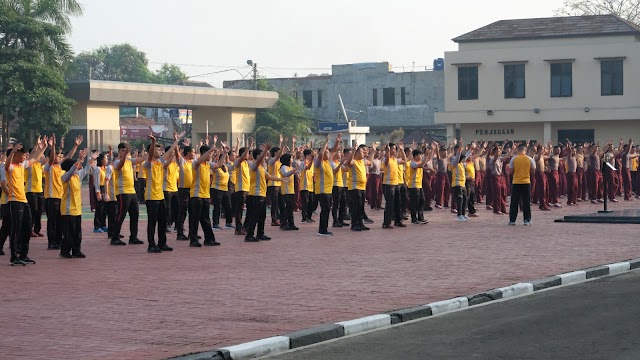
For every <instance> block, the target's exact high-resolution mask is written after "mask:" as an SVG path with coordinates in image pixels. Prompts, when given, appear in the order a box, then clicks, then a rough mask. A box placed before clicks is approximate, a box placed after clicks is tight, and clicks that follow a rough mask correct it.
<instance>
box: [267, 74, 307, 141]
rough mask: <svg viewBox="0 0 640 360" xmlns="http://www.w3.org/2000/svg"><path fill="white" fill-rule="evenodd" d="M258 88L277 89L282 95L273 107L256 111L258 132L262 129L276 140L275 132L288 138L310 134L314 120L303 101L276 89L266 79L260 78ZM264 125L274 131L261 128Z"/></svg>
mask: <svg viewBox="0 0 640 360" xmlns="http://www.w3.org/2000/svg"><path fill="white" fill-rule="evenodd" d="M258 90H268V91H277V92H278V94H279V96H280V97H279V99H278V102H277V103H276V105H275V106H274V107H273V108H271V109H259V110H258V111H257V112H256V133H258V130H260V134H262V136H264V137H266V138H267V140H271V141H274V140H276V139H274V138H273V137H274V134H278V135H279V134H283V135H284V136H285V137H287V138H291V136H293V135H295V136H297V137H299V138H306V137H308V136H309V130H310V128H311V127H312V126H313V121H312V118H311V116H310V115H309V113H308V111H307V108H305V107H304V105H303V104H302V101H300V100H299V99H297V98H295V97H294V96H292V95H291V94H290V93H289V92H287V91H286V90H282V89H275V88H274V87H273V86H272V85H271V84H269V82H268V81H267V80H266V79H258ZM263 127H264V128H269V129H271V130H273V131H268V130H267V129H261V128H263ZM256 140H258V141H261V140H260V139H256ZM276 142H277V141H276ZM274 143H275V142H274Z"/></svg>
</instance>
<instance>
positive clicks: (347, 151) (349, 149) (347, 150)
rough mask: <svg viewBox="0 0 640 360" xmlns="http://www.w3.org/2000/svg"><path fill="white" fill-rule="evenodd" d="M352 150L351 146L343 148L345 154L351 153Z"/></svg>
mask: <svg viewBox="0 0 640 360" xmlns="http://www.w3.org/2000/svg"><path fill="white" fill-rule="evenodd" d="M350 152H351V148H344V149H343V150H342V153H343V154H348V153H350Z"/></svg>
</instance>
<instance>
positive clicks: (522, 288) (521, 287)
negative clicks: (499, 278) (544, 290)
mask: <svg viewBox="0 0 640 360" xmlns="http://www.w3.org/2000/svg"><path fill="white" fill-rule="evenodd" d="M497 290H500V292H502V298H503V299H507V298H510V297H514V296H520V295H525V294H530V293H532V292H533V284H531V283H518V284H514V285H511V286H507V287H501V288H498V289H497Z"/></svg>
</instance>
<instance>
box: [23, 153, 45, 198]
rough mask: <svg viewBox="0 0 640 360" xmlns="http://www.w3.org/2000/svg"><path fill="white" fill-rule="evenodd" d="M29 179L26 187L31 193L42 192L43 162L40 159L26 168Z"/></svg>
mask: <svg viewBox="0 0 640 360" xmlns="http://www.w3.org/2000/svg"><path fill="white" fill-rule="evenodd" d="M26 175H27V179H26V181H25V189H26V191H27V192H30V193H41V192H42V164H41V163H40V162H39V161H36V162H34V163H33V164H31V166H29V167H28V168H27V169H26Z"/></svg>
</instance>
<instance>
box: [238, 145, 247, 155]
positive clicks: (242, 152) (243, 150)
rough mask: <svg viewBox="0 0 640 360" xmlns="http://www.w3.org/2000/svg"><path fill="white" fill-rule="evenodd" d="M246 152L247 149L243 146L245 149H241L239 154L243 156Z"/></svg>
mask: <svg viewBox="0 0 640 360" xmlns="http://www.w3.org/2000/svg"><path fill="white" fill-rule="evenodd" d="M245 151H247V147H246V146H243V147H241V148H240V150H238V154H240V155H242V154H244V152H245Z"/></svg>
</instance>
